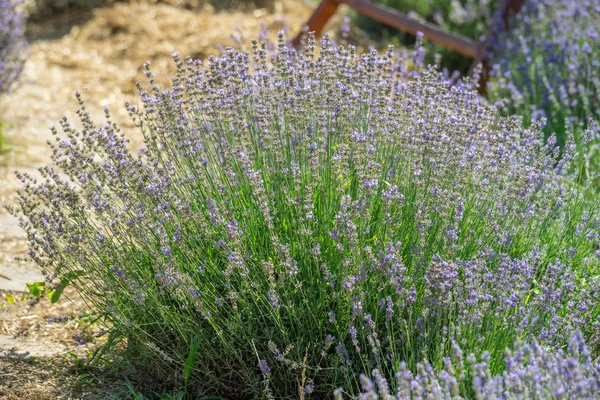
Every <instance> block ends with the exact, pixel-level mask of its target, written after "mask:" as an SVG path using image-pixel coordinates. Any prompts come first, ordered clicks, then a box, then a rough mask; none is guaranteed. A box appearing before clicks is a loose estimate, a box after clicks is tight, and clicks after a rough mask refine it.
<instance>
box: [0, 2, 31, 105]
mask: <svg viewBox="0 0 600 400" xmlns="http://www.w3.org/2000/svg"><path fill="white" fill-rule="evenodd" d="M17 5H18V4H17V2H15V1H13V0H0V95H1V94H4V93H6V92H8V91H9V90H10V89H11V87H12V86H13V85H14V83H15V82H16V81H17V79H18V77H19V75H20V74H21V71H22V70H23V63H24V62H25V50H26V48H27V42H26V40H25V25H24V21H23V16H22V14H21V13H20V12H19V11H18V10H17Z"/></svg>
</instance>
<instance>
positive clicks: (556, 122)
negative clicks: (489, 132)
mask: <svg viewBox="0 0 600 400" xmlns="http://www.w3.org/2000/svg"><path fill="white" fill-rule="evenodd" d="M599 27H600V1H598V0H583V1H569V0H545V1H526V2H525V5H524V7H523V9H522V11H521V12H520V13H519V14H518V15H517V16H516V18H515V21H514V22H513V24H512V26H511V29H510V31H509V32H508V33H505V34H504V35H501V36H500V37H499V38H498V39H499V40H498V42H497V43H495V48H494V51H493V60H494V63H493V69H492V71H491V75H492V76H491V79H490V81H489V84H488V90H489V97H490V100H491V101H492V102H494V103H495V104H496V106H497V107H498V108H499V109H500V110H501V111H502V113H503V114H504V115H513V114H517V115H521V116H522V117H523V122H524V124H525V125H528V124H530V123H531V122H532V121H533V120H538V119H541V118H545V120H546V125H545V127H544V134H545V136H546V137H549V136H550V135H552V134H555V135H556V137H557V139H558V143H559V145H560V146H564V144H565V140H566V135H569V134H573V135H574V136H575V139H576V141H577V144H578V145H581V141H582V139H583V135H584V134H586V130H587V128H588V126H590V127H591V129H589V130H587V134H588V135H592V136H593V137H592V140H590V139H587V142H588V143H589V147H588V148H587V149H586V153H587V154H588V159H587V160H582V162H584V163H585V164H586V167H585V170H588V169H589V168H598V167H597V165H598V161H599V159H598V144H599V142H598V126H597V124H591V125H590V124H589V121H590V119H593V120H595V121H598V119H599V117H600V28H599Z"/></svg>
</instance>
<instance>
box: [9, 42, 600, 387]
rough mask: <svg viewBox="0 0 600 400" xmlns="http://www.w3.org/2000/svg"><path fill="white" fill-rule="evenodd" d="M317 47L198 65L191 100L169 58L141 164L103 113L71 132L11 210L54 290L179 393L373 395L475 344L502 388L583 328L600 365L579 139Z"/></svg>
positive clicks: (186, 77)
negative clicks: (508, 374)
mask: <svg viewBox="0 0 600 400" xmlns="http://www.w3.org/2000/svg"><path fill="white" fill-rule="evenodd" d="M316 47H317V44H316V41H315V39H314V38H313V37H310V38H309V40H308V44H307V46H306V47H305V49H304V50H303V51H300V52H297V51H296V50H294V49H290V48H288V47H286V45H285V43H284V41H283V36H282V34H281V35H280V41H279V44H278V46H277V49H276V51H275V52H273V53H272V54H271V53H270V52H269V51H267V47H266V45H265V44H264V43H263V44H258V43H256V42H255V43H254V45H253V47H252V50H251V52H250V53H243V52H239V51H235V50H232V49H228V50H227V51H225V52H224V54H223V55H222V56H221V57H218V58H209V60H208V62H207V63H205V64H204V63H202V62H200V61H196V60H191V59H187V60H181V59H180V58H179V56H178V55H177V54H175V55H174V59H175V62H176V64H177V67H178V73H177V75H176V76H175V77H173V81H172V88H167V89H162V88H160V87H159V86H158V85H157V84H156V83H155V81H154V78H153V73H152V72H151V70H150V67H149V66H146V72H147V76H148V79H149V86H150V89H149V90H146V89H145V88H144V87H143V86H142V85H140V86H139V88H140V100H141V105H140V106H139V107H138V106H137V105H134V104H127V105H126V107H127V109H128V111H129V113H130V115H131V117H132V118H133V120H134V121H135V122H136V124H137V127H138V129H139V131H140V132H141V133H142V134H143V135H144V139H145V147H144V148H142V149H141V150H140V151H139V154H137V155H134V154H133V153H131V152H130V149H129V146H128V142H127V139H126V138H125V137H124V135H123V134H122V133H121V132H120V131H119V129H118V128H117V126H116V125H115V124H114V123H113V122H112V120H111V117H110V113H109V110H108V109H106V123H105V124H104V125H101V126H96V125H95V124H94V123H93V122H92V121H91V119H90V116H89V115H88V113H87V112H86V108H85V105H84V104H83V101H82V100H81V98H80V104H81V108H80V109H79V110H78V114H79V116H80V118H81V124H82V127H83V128H82V129H76V128H74V127H73V126H72V125H71V124H70V123H69V122H68V121H67V119H63V120H62V121H61V127H62V130H63V132H64V134H65V135H66V137H64V138H60V137H59V136H58V131H57V130H53V132H54V134H55V136H56V140H55V141H53V142H51V147H52V150H53V160H54V164H53V165H52V166H48V167H45V168H41V169H40V172H41V174H42V176H43V179H40V180H36V179H33V178H32V177H30V176H28V175H27V174H25V173H22V174H18V176H19V177H20V178H21V179H22V180H23V182H24V187H23V189H22V190H21V192H20V206H19V208H18V209H17V208H14V209H11V211H12V212H13V213H14V214H17V215H19V216H20V218H21V223H22V226H23V227H24V228H25V230H26V231H27V236H28V239H29V244H30V251H29V255H30V256H31V258H32V259H33V260H35V262H36V263H38V264H39V265H40V266H41V267H42V268H43V269H44V271H46V273H47V285H48V286H50V287H52V288H53V289H54V292H53V295H52V297H53V298H57V297H58V296H59V295H60V293H61V291H62V290H63V289H64V287H65V286H67V285H72V286H74V287H75V288H76V289H77V290H78V292H79V293H80V294H81V295H82V296H83V298H85V299H86V301H87V302H88V304H89V305H90V307H91V308H92V310H93V311H94V312H95V313H96V314H95V315H96V317H97V318H98V319H99V321H101V322H102V323H103V324H104V328H105V329H106V331H107V332H109V334H110V340H109V343H115V342H117V341H119V340H120V341H122V343H123V344H125V345H126V346H127V349H128V351H127V353H126V357H127V359H128V361H129V362H130V363H132V364H133V365H136V366H138V368H143V370H144V371H153V372H155V373H158V374H159V375H158V376H159V377H160V378H161V381H162V382H163V383H164V384H165V385H176V386H179V387H180V388H181V387H185V388H186V390H188V392H190V393H191V392H193V393H210V394H219V395H223V396H228V397H233V398H258V397H266V398H275V397H277V398H281V397H283V398H290V397H295V396H300V397H302V398H306V397H308V396H310V395H313V396H315V397H323V396H325V397H329V396H331V395H332V394H333V391H334V390H335V389H337V388H339V387H345V388H348V389H347V390H348V392H349V393H353V392H355V393H357V392H356V390H358V388H359V379H358V377H359V374H360V373H363V372H366V371H370V370H372V369H374V368H377V369H378V370H379V371H380V373H381V374H383V375H384V376H386V377H388V378H389V377H393V376H394V375H395V374H396V373H398V372H401V371H403V370H402V368H404V367H402V366H403V365H404V364H400V361H403V362H405V363H406V368H408V369H410V370H415V369H416V368H417V366H418V363H419V362H420V361H422V360H423V359H427V360H428V362H429V363H430V365H431V366H432V367H435V368H439V369H441V368H443V366H444V362H445V359H446V357H449V356H451V354H452V349H453V347H454V346H453V342H452V341H453V340H454V341H455V342H456V343H459V344H460V346H461V348H462V351H464V352H466V353H467V354H468V353H471V352H473V353H477V354H480V353H482V352H485V351H487V352H488V353H489V360H488V359H487V358H486V361H485V362H486V363H487V364H485V368H489V370H490V373H493V374H499V373H501V371H502V370H503V369H504V368H505V365H504V364H505V363H504V361H503V357H502V354H503V351H504V349H505V348H506V347H508V346H510V345H511V344H512V343H513V342H514V340H515V338H522V339H536V340H538V341H539V342H540V343H543V344H544V345H548V346H561V345H563V344H564V343H566V342H567V340H568V337H569V332H570V330H571V328H572V327H574V326H576V327H578V328H579V329H581V331H582V332H583V334H584V336H585V337H586V338H587V340H588V341H589V344H590V346H592V348H593V350H594V351H596V350H597V348H596V346H597V344H598V341H597V332H598V327H599V322H598V319H597V318H598V315H599V313H600V307H599V306H598V302H597V298H598V294H599V293H598V284H597V282H598V281H597V279H596V278H597V276H598V271H599V268H598V257H599V254H598V223H599V219H598V216H597V214H596V206H597V198H596V197H592V196H591V195H590V191H589V189H588V183H586V182H583V183H581V184H579V183H578V182H577V181H576V177H574V176H572V175H571V174H572V173H571V172H570V171H571V170H572V169H571V168H570V167H569V165H570V163H571V161H572V160H573V159H574V157H576V153H575V151H576V150H575V146H574V144H573V142H572V141H570V142H569V144H568V146H566V150H565V154H564V156H563V157H562V158H561V159H560V160H559V159H558V153H559V152H558V149H557V148H556V147H555V141H552V140H551V141H549V142H548V143H546V144H542V143H541V142H540V140H539V136H540V132H541V127H540V126H539V125H537V124H533V125H532V126H530V127H528V128H524V127H523V126H522V125H521V124H520V122H519V120H518V119H516V118H502V117H500V116H499V115H498V113H497V112H496V110H495V109H494V108H493V107H492V106H489V105H488V104H487V103H486V102H485V101H483V100H481V99H480V98H479V97H478V95H477V93H476V92H474V91H471V90H470V89H468V87H469V85H463V86H452V85H450V84H449V83H447V82H445V80H444V78H443V77H442V76H440V74H439V73H438V72H436V71H435V70H432V69H424V70H423V71H422V72H415V71H412V72H410V71H407V70H406V69H405V67H404V65H405V60H404V59H403V58H401V57H400V58H395V55H394V52H393V51H392V49H390V51H389V52H388V53H386V54H385V55H378V54H377V53H376V52H371V53H369V54H365V55H358V54H357V53H356V51H355V49H354V48H353V47H352V46H349V47H347V48H346V47H335V46H332V45H331V43H330V41H329V39H328V37H325V38H323V39H322V41H321V46H320V48H319V49H317V48H316ZM317 50H318V56H317V55H316V54H317ZM420 57H421V55H420V53H418V52H417V53H416V54H414V55H413V58H414V60H416V61H417V63H418V62H419V59H420ZM482 368H483V367H482ZM467 386H468V385H467ZM465 390H467V389H465Z"/></svg>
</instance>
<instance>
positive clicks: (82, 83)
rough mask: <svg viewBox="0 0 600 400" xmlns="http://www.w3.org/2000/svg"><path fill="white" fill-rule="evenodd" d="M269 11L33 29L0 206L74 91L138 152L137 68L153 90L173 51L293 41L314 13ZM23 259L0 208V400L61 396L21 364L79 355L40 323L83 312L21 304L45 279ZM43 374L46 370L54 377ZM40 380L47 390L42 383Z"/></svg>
mask: <svg viewBox="0 0 600 400" xmlns="http://www.w3.org/2000/svg"><path fill="white" fill-rule="evenodd" d="M274 9H275V12H269V11H268V10H266V9H260V10H255V11H254V12H252V13H241V12H219V13H217V12H215V11H214V10H210V9H204V10H200V11H189V10H184V9H180V8H176V7H173V6H170V5H165V4H146V3H144V2H141V3H136V4H125V3H119V4H116V5H114V6H112V7H110V8H98V9H94V10H91V11H89V10H88V11H86V12H81V14H80V15H78V14H77V13H75V14H73V13H69V14H68V15H65V16H64V18H63V19H62V20H61V17H60V16H59V17H57V18H53V19H51V20H48V23H47V24H45V25H39V26H33V27H32V28H33V29H32V32H33V34H34V36H35V37H36V40H35V41H33V43H32V44H31V48H30V57H29V60H28V61H27V63H26V66H25V71H24V73H23V77H22V82H23V84H22V86H21V87H19V88H18V89H17V90H16V91H15V92H14V93H12V94H11V95H9V96H5V97H4V98H2V99H0V116H1V119H2V121H3V122H4V123H5V124H7V126H6V128H5V138H6V141H7V143H8V152H5V153H3V154H0V204H15V202H16V189H17V188H18V187H19V186H20V184H19V182H18V180H17V179H16V177H15V176H14V174H13V171H14V170H15V169H19V170H21V171H28V172H30V173H32V174H36V172H37V171H36V168H37V167H39V166H42V165H45V164H47V163H49V161H50V159H49V155H50V152H49V150H48V148H47V147H46V141H47V140H48V139H49V137H50V131H49V128H50V127H51V126H54V125H57V124H58V121H59V120H60V118H61V117H63V116H64V115H67V116H68V117H69V118H71V119H72V120H74V110H76V108H77V103H76V101H75V98H74V96H73V94H74V92H75V91H81V92H82V93H83V97H84V99H85V100H86V102H87V104H88V110H89V111H90V112H91V114H92V117H93V119H94V120H95V121H97V122H101V121H102V116H103V112H102V107H103V106H109V107H110V109H111V113H112V116H113V119H115V120H116V122H117V123H118V124H119V125H120V126H121V128H122V129H124V130H125V131H126V132H127V133H128V134H129V136H130V138H131V139H132V145H133V146H134V147H137V146H139V144H140V143H139V138H138V137H136V136H135V132H133V131H131V127H132V124H131V123H130V122H129V120H128V118H127V115H126V113H125V112H124V110H123V107H122V104H123V102H124V101H125V100H128V101H131V102H134V103H137V100H136V97H135V92H136V89H135V82H136V81H144V78H143V75H142V74H141V66H142V64H143V63H144V62H145V61H146V60H150V61H151V62H152V65H153V69H154V71H155V72H156V74H157V76H158V77H159V79H158V80H159V82H161V83H163V84H166V83H168V81H169V76H170V74H171V73H172V72H173V70H174V65H173V63H172V61H171V58H170V54H171V53H172V52H174V51H179V52H180V53H181V54H182V56H183V57H186V56H192V57H195V58H204V57H206V56H208V55H210V54H217V52H218V51H217V49H216V48H215V46H216V45H217V44H221V45H222V46H223V47H225V46H229V45H233V41H232V38H231V36H230V35H231V33H232V31H233V30H234V29H235V28H236V26H239V28H240V30H241V32H243V33H244V34H245V35H246V36H247V37H249V38H252V37H255V36H256V35H257V34H258V33H259V32H260V31H261V30H262V29H265V28H266V29H269V30H270V31H271V33H272V35H275V34H276V32H277V31H278V30H279V29H283V28H284V27H285V25H286V24H287V25H289V26H291V27H294V29H292V30H293V32H290V33H291V34H295V31H296V29H298V28H299V27H301V26H302V24H303V23H304V22H305V21H306V20H307V18H308V16H309V15H310V12H311V11H312V7H311V6H309V5H307V4H306V2H304V1H303V0H281V1H277V2H276V3H275V7H274ZM284 16H285V20H284V22H282V20H283V17H284ZM260 21H264V22H263V23H262V24H261V22H260ZM340 21H341V17H338V18H337V19H336V20H334V21H333V22H332V24H331V25H330V26H329V29H330V30H333V29H335V27H336V26H339V25H340ZM74 23H75V24H74ZM71 24H74V25H73V26H72V27H70V28H69V25H71ZM65 26H66V28H65ZM64 32H69V33H68V34H66V35H64ZM61 35H63V36H61ZM26 250H27V245H26V241H25V237H24V234H23V232H22V231H21V229H20V228H19V227H18V221H17V220H16V219H15V218H13V217H12V216H10V215H8V213H7V212H6V211H5V210H4V208H0V397H2V398H5V397H6V398H49V399H50V398H53V399H54V398H63V395H65V393H68V390H67V392H65V389H64V388H63V387H61V385H59V384H53V383H52V382H54V383H56V382H55V381H56V379H55V380H53V379H54V378H56V376H55V375H56V369H55V368H54V367H52V365H53V364H52V363H50V364H44V365H42V366H41V367H40V366H38V367H37V369H36V366H35V365H34V364H31V362H25V361H23V358H27V357H30V356H56V355H65V354H67V353H68V352H70V351H75V352H76V353H79V354H81V353H83V352H84V351H85V350H86V349H87V348H86V347H81V346H77V345H76V344H75V342H74V340H73V339H72V338H71V335H72V334H73V333H74V332H76V331H77V323H76V321H72V322H70V323H68V324H49V323H48V322H47V319H48V317H55V316H58V315H70V314H74V313H78V312H79V311H81V310H84V309H85V307H84V305H83V302H82V301H81V299H78V298H77V296H76V294H75V293H72V292H70V291H68V290H67V291H66V293H65V294H66V296H65V297H64V298H63V299H61V301H59V302H57V303H56V304H50V302H49V301H48V300H47V299H43V300H42V301H40V302H39V304H37V305H35V306H33V307H32V306H30V305H28V301H29V298H27V296H24V293H23V291H24V288H25V284H26V283H30V282H34V281H38V280H42V279H43V276H42V275H41V273H40V271H39V270H38V269H37V268H36V267H35V266H34V265H33V264H31V263H30V262H28V261H23V260H20V259H19V258H20V257H24V256H25V253H26ZM7 277H8V278H9V279H6V278H7ZM11 303H12V304H11ZM54 359H56V357H54ZM23 363H25V364H23ZM49 365H50V366H49ZM25 367H26V368H29V369H31V370H32V371H38V372H39V373H38V374H36V373H32V374H31V377H30V379H29V380H27V379H25V380H24V379H23V374H19V373H18V371H19V370H20V368H25ZM49 371H54V378H52V372H49ZM48 373H50V375H47V374H48ZM48 376H50V378H49V377H48ZM44 381H48V382H50V383H49V384H42V383H40V382H44ZM28 382H29V383H28ZM23 385H25V386H23ZM27 385H29V386H27ZM65 396H67V397H68V395H65ZM64 398H66V397H64Z"/></svg>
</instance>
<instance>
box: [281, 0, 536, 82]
mask: <svg viewBox="0 0 600 400" xmlns="http://www.w3.org/2000/svg"><path fill="white" fill-rule="evenodd" d="M524 3H525V0H504V1H503V3H502V6H501V7H500V9H499V10H498V11H497V13H496V15H495V16H494V21H496V22H497V21H502V23H503V24H504V26H503V29H504V30H507V29H508V27H509V22H510V18H511V17H512V16H514V15H516V14H517V13H518V12H519V10H520V9H521V7H522V6H523V4H524ZM342 4H345V5H346V6H348V7H350V8H352V9H354V10H356V11H357V12H359V13H361V14H363V15H365V16H367V17H370V18H373V19H374V20H376V21H379V22H381V23H384V24H386V25H389V26H391V27H393V28H396V29H398V30H401V31H404V32H408V33H410V34H413V35H415V34H416V33H417V32H422V33H423V36H424V37H425V38H426V39H427V40H429V41H431V42H433V43H436V44H439V45H441V46H443V47H445V48H447V49H450V50H453V51H456V52H458V53H460V54H464V55H465V56H468V57H471V58H473V64H472V66H471V69H470V71H469V72H470V73H472V72H473V70H474V69H475V67H476V66H477V65H478V64H480V63H481V64H482V65H483V73H482V76H481V79H482V82H480V83H485V81H486V80H487V77H488V72H489V68H490V66H489V64H488V62H487V53H488V51H489V50H490V49H491V46H492V44H493V41H494V40H495V39H496V38H497V37H498V34H499V33H500V31H499V30H498V26H497V23H494V24H492V25H493V26H492V27H490V30H489V32H488V34H487V35H486V37H485V38H484V39H483V40H481V41H479V42H477V41H474V40H472V39H469V38H467V37H464V36H461V35H456V34H450V33H447V32H444V31H442V30H441V29H440V28H439V27H438V26H436V25H434V24H430V23H426V22H421V21H417V20H415V19H413V18H410V17H407V16H406V15H404V14H403V13H401V12H400V11H398V10H395V9H393V8H390V7H387V6H384V5H382V4H377V3H373V2H372V1H369V0H322V1H321V3H320V4H319V6H318V7H317V8H316V9H315V11H314V12H313V14H312V15H311V17H310V19H309V20H308V22H307V23H306V26H307V27H308V30H309V31H312V32H315V35H316V36H319V35H320V34H321V32H322V31H323V28H324V27H325V24H327V21H329V19H330V18H331V17H332V16H333V14H335V12H336V11H337V9H338V7H339V6H340V5H342ZM303 34H304V32H300V33H299V34H298V36H296V38H294V40H293V41H292V43H293V45H294V46H295V47H298V46H299V45H300V43H301V40H302V37H303ZM480 88H481V89H482V90H485V85H482V84H480Z"/></svg>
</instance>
